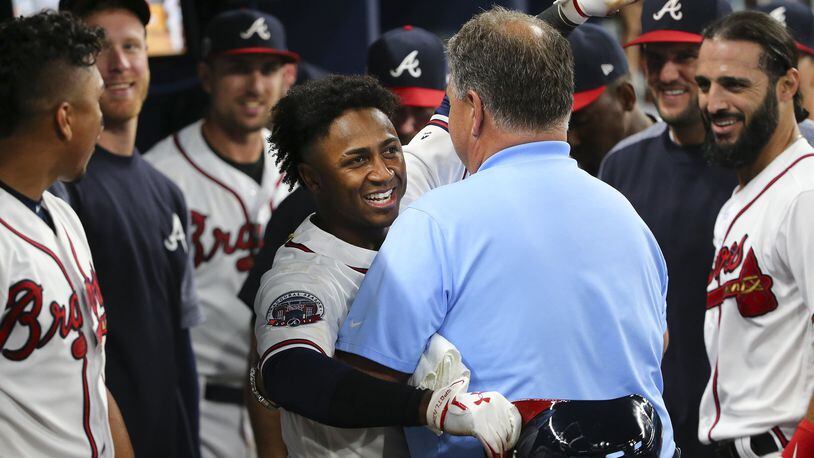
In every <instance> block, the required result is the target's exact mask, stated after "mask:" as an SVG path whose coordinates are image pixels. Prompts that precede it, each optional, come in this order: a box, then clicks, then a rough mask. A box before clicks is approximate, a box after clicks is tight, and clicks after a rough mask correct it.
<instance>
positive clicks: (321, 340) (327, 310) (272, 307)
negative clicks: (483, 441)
mask: <svg viewBox="0 0 814 458" xmlns="http://www.w3.org/2000/svg"><path fill="white" fill-rule="evenodd" d="M321 277H323V275H320V273H319V272H315V271H314V269H309V268H307V267H306V268H304V269H286V271H285V272H275V271H270V272H268V273H267V274H266V275H264V276H263V278H262V280H261V281H260V289H259V290H258V292H257V298H256V299H255V302H254V311H255V313H256V315H257V319H256V320H255V327H254V332H255V335H256V337H257V353H258V354H259V355H260V364H261V366H262V365H263V364H264V363H265V362H266V360H267V359H268V358H270V357H271V356H274V355H275V354H277V353H279V352H281V351H283V350H286V349H289V348H297V347H300V348H307V349H309V350H314V351H318V352H320V353H322V354H324V355H327V356H333V354H334V344H335V342H336V336H337V334H338V332H339V324H340V320H341V319H342V318H343V317H344V315H345V313H344V311H345V310H346V308H347V304H346V303H345V301H343V300H342V299H341V295H340V294H338V291H337V290H336V288H335V287H334V286H333V285H331V284H329V283H327V282H323V281H321V280H320V278H321Z"/></svg>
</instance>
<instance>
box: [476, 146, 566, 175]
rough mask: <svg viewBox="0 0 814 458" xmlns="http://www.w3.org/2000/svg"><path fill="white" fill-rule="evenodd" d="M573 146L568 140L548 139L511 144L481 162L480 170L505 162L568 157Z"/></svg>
mask: <svg viewBox="0 0 814 458" xmlns="http://www.w3.org/2000/svg"><path fill="white" fill-rule="evenodd" d="M570 153H571V147H570V146H569V145H568V143H566V142H560V141H547V142H532V143H523V144H522V145H515V146H510V147H508V148H506V149H503V150H500V151H498V152H497V153H495V154H493V155H492V156H490V157H489V158H487V159H486V160H485V161H483V164H481V166H480V168H479V169H478V172H482V171H484V170H486V169H490V168H493V167H499V166H501V165H504V164H513V163H519V162H526V161H528V160H534V159H539V158H541V157H568V155H569V154H570Z"/></svg>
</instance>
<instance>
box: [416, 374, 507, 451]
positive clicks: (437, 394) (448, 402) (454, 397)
mask: <svg viewBox="0 0 814 458" xmlns="http://www.w3.org/2000/svg"><path fill="white" fill-rule="evenodd" d="M468 387H469V380H468V379H467V378H463V377H462V378H459V379H456V380H454V381H453V382H452V383H450V384H449V385H447V386H445V387H443V388H441V389H439V390H436V391H434V392H433V394H432V397H431V398H430V405H429V407H428V408H427V426H428V427H429V428H430V429H433V430H435V431H443V432H445V433H448V434H452V435H454V436H474V437H476V438H477V439H478V440H479V441H480V443H481V445H483V449H484V450H485V451H486V453H487V454H488V456H490V457H502V456H504V454H505V453H507V452H509V451H510V450H511V449H512V447H514V444H515V443H516V442H517V439H518V438H519V437H520V428H521V427H522V424H523V420H522V419H521V417H520V412H518V411H517V408H516V407H515V406H514V405H513V404H512V403H511V402H509V401H508V400H506V398H504V397H503V395H502V394H500V393H498V392H496V391H485V392H478V393H468V392H466V389H467V388H468Z"/></svg>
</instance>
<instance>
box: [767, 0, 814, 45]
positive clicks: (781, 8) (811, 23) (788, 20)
mask: <svg viewBox="0 0 814 458" xmlns="http://www.w3.org/2000/svg"><path fill="white" fill-rule="evenodd" d="M757 9H758V11H763V12H764V13H766V14H768V15H769V16H771V17H773V18H775V19H777V21H779V22H780V23H781V24H783V25H784V26H785V27H786V29H787V30H788V31H789V32H791V35H792V36H793V37H794V40H795V41H796V42H797V49H798V50H799V51H800V52H802V53H805V54H808V55H809V56H812V57H814V12H812V11H811V8H809V7H807V6H805V5H804V4H802V3H799V2H792V1H777V2H772V3H769V4H768V5H762V6H759V7H758V8H757Z"/></svg>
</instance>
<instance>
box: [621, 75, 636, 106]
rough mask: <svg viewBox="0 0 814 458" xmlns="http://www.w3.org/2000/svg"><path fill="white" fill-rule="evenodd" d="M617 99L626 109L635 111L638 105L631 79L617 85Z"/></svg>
mask: <svg viewBox="0 0 814 458" xmlns="http://www.w3.org/2000/svg"><path fill="white" fill-rule="evenodd" d="M616 100H618V101H619V104H620V105H621V106H622V109H623V110H624V111H633V108H634V107H636V90H635V89H634V88H633V85H632V84H630V82H629V81H622V82H620V83H619V85H617V86H616Z"/></svg>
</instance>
